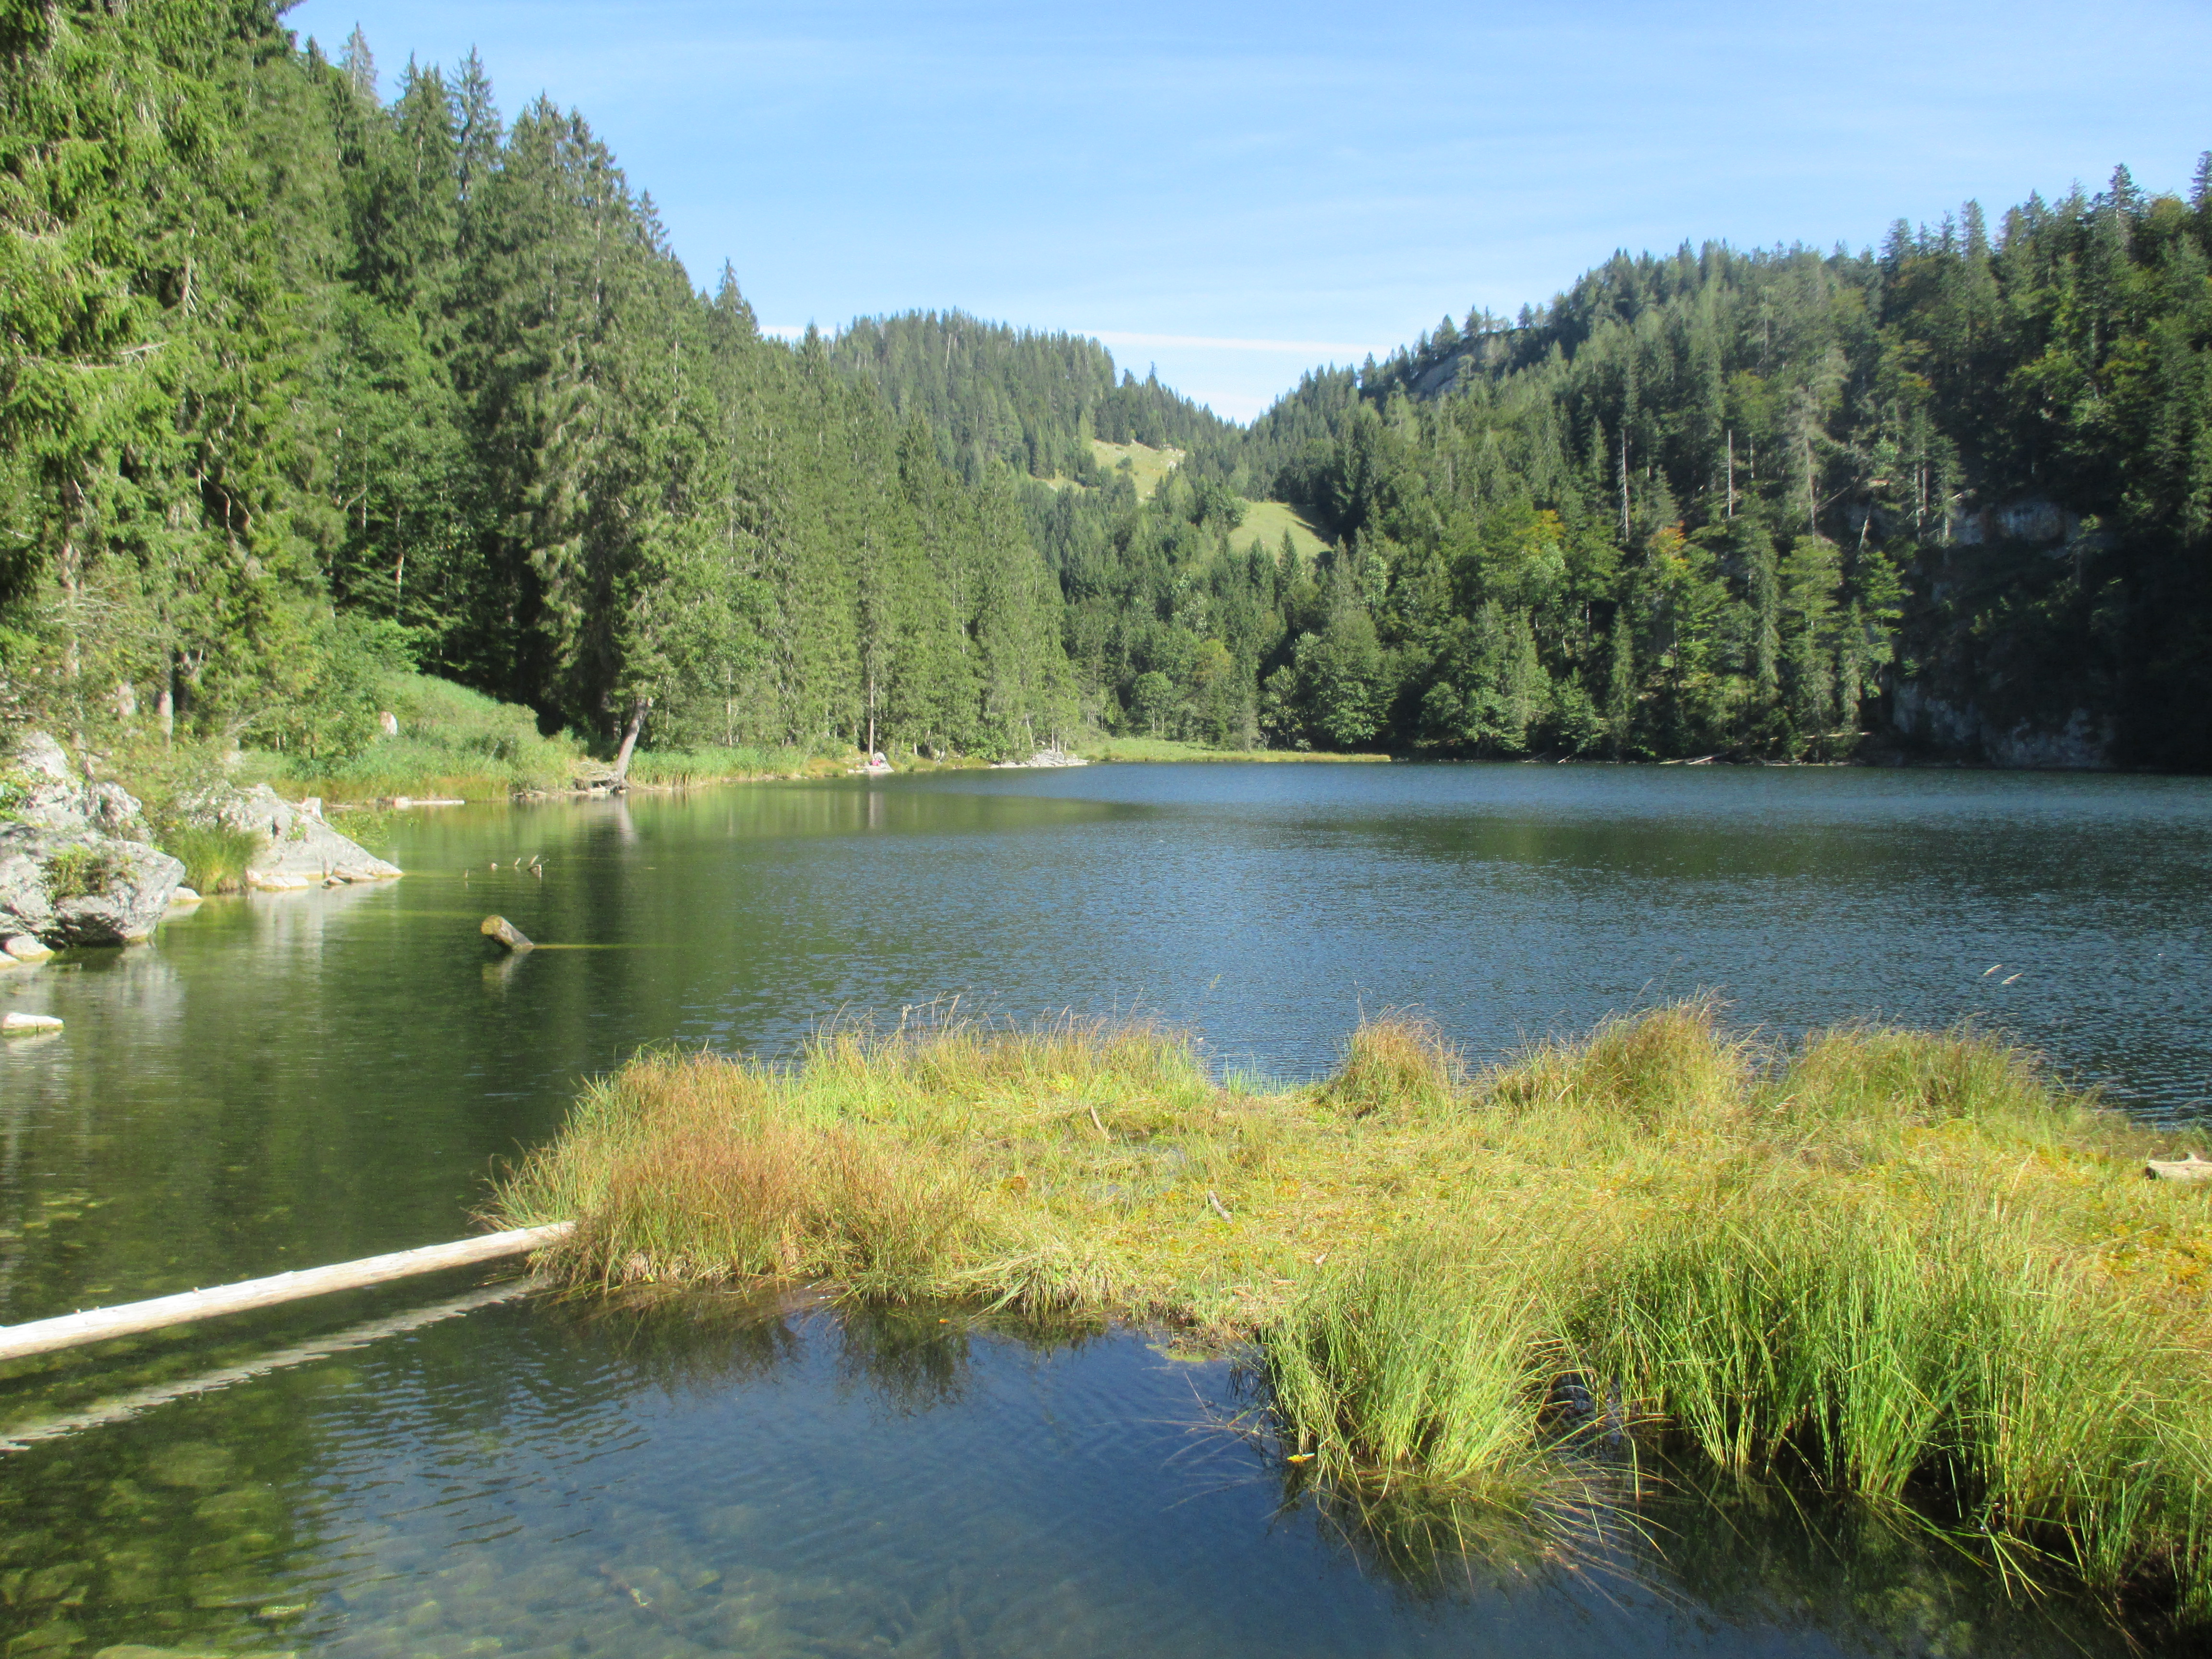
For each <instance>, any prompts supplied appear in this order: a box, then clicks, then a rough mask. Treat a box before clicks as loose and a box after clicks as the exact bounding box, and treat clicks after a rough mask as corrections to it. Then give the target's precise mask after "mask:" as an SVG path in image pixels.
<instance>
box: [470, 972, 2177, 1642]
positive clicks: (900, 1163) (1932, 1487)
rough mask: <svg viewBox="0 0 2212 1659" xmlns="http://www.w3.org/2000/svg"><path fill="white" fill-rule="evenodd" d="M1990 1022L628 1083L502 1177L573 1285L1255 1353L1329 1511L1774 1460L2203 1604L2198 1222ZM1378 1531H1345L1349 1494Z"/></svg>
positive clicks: (1039, 1049)
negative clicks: (1653, 1459) (1280, 1062)
mask: <svg viewBox="0 0 2212 1659" xmlns="http://www.w3.org/2000/svg"><path fill="white" fill-rule="evenodd" d="M2186 1139H2187V1138H2185V1137H2179V1136H2175V1135H2171V1134H2168V1135H2162V1136H2154V1135H2153V1134H2152V1133H2151V1132H2150V1131H2149V1130H2148V1129H2146V1128H2144V1127H2142V1126H2139V1125H2136V1124H2134V1123H2131V1122H2130V1121H2128V1120H2126V1119H2124V1118H2123V1117H2121V1116H2119V1115H2117V1114H2114V1113H2112V1112H2109V1111H2107V1110H2105V1109H2101V1108H2100V1106H2099V1105H2098V1103H2096V1101H2095V1100H2094V1099H2093V1098H2091V1097H2086V1096H2083V1095H2081V1094H2078V1093H2075V1092H2072V1091H2068V1090H2066V1089H2064V1088H2062V1087H2060V1086H2058V1085H2057V1084H2056V1083H2054V1081H2053V1080H2052V1079H2051V1077H2050V1076H2049V1074H2048V1073H2047V1072H2046V1071H2045V1069H2044V1068H2042V1067H2041V1066H2039V1064H2038V1063H2037V1062H2036V1061H2035V1060H2034V1059H2033V1057H2032V1056H2030V1055H2027V1054H2023V1053H2021V1051H2019V1050H2017V1049H2015V1048H2010V1047H2008V1046H2007V1045H2005V1044H2004V1043H2002V1042H1998V1041H1996V1040H1995V1039H1993V1038H1991V1037H1989V1036H1985V1035H1982V1034H1978V1033H1976V1032H1973V1031H1971V1030H1957V1031H1950V1032H1942V1033H1918V1032H1909V1031H1900V1030H1893V1029H1888V1028H1883V1027H1875V1026H1864V1027H1852V1028H1846V1029H1840V1030H1830V1031H1826V1032H1820V1033H1816V1034H1814V1036H1811V1037H1809V1038H1808V1039H1807V1040H1806V1041H1805V1042H1802V1043H1801V1044H1797V1045H1796V1046H1794V1047H1788V1048H1785V1047H1782V1046H1778V1045H1775V1044H1771V1043H1763V1042H1757V1041H1754V1040H1753V1039H1750V1038H1747V1037H1743V1036H1735V1035H1731V1034H1729V1033H1728V1032H1727V1031H1725V1030H1723V1027H1722V1025H1721V1023H1720V1021H1719V1019H1718V1018H1717V1011H1716V1010H1715V1008H1714V1007H1713V1006H1711V1004H1710V1003H1705V1002H1692V1003H1686V1004H1682V1005H1677V1006H1668V1007H1664V1008H1660V1009H1657V1010H1654V1011H1652V1012H1648V1013H1645V1014H1644V1015H1641V1016H1639V1017H1638V1018H1632V1019H1623V1020H1617V1021H1613V1022H1609V1023H1608V1024H1606V1025H1604V1026H1603V1027H1601V1028H1600V1029H1599V1030H1597V1031H1595V1032H1594V1033H1592V1034H1591V1035H1590V1036H1589V1037H1587V1038H1585V1039H1583V1040H1582V1041H1579V1042H1551V1043H1544V1044H1540V1045H1536V1046H1534V1047H1532V1048H1530V1049H1528V1051H1527V1052H1525V1053H1523V1054H1520V1055H1518V1056H1516V1057H1515V1058H1514V1059H1513V1060H1510V1062H1508V1063H1506V1064H1504V1065H1502V1066H1498V1067H1495V1068H1492V1069H1491V1070H1489V1071H1486V1072H1483V1073H1472V1074H1471V1073H1469V1072H1468V1068H1467V1067H1466V1066H1465V1065H1464V1063H1463V1062H1462V1060H1461V1058H1460V1057H1459V1055H1458V1054H1456V1053H1455V1052H1454V1051H1453V1050H1452V1049H1451V1048H1450V1046H1449V1044H1448V1043H1446V1042H1443V1039H1442V1037H1441V1036H1440V1035H1439V1034H1438V1033H1437V1030H1435V1028H1434V1027H1433V1026H1432V1025H1431V1024H1426V1023H1425V1022H1423V1021H1421V1020H1420V1019H1419V1018H1416V1017H1409V1016H1406V1015H1402V1014H1396V1013H1393V1014H1389V1015H1386V1016H1383V1017H1380V1018H1377V1019H1376V1020H1375V1021H1373V1022H1370V1023H1368V1024H1364V1025H1363V1026H1362V1028H1361V1029H1360V1030H1358V1031H1356V1032H1355V1033H1353V1034H1352V1037H1351V1038H1350V1040H1349V1041H1348V1042H1347V1044H1346V1055H1345V1059H1344V1062H1343V1064H1342V1065H1341V1066H1340V1068H1339V1069H1338V1071H1337V1073H1335V1074H1334V1076H1333V1077H1331V1078H1330V1079H1328V1080H1327V1081H1325V1082H1324V1083H1322V1084H1321V1085H1316V1086H1313V1087H1304V1088H1288V1089H1285V1088H1271V1087H1255V1086H1251V1085H1243V1084H1239V1083H1237V1082H1235V1081H1234V1080H1231V1082H1230V1083H1227V1084H1225V1083H1222V1082H1218V1081H1216V1080H1215V1079H1213V1077H1212V1075H1211V1074H1210V1073H1209V1072H1208V1070H1207V1068H1206V1066H1205V1064H1204V1062H1203V1060H1202V1058H1201V1056H1200V1053H1199V1051H1198V1049H1197V1047H1196V1045H1195V1044H1194V1043H1193V1042H1189V1041H1188V1040H1187V1039H1186V1038H1184V1037H1183V1036H1180V1035H1178V1034H1177V1033H1176V1032H1174V1031H1171V1030H1165V1029H1163V1028H1159V1027H1156V1026H1148V1025H1115V1024H1085V1023H1082V1022H1077V1021H1070V1020H1064V1021H1060V1022H1058V1023H1056V1024H1049V1025H1047V1026H1044V1027H1042V1028H1039V1029H1035V1030H1012V1029H999V1028H991V1027H986V1026H982V1025H977V1024H957V1023H941V1024H919V1025H917V1024H904V1025H902V1026H901V1027H899V1028H898V1029H896V1030H891V1031H888V1032H878V1031H872V1030H866V1029H862V1028H854V1027H840V1028H835V1029H830V1030H824V1031H823V1033H822V1034H820V1036H817V1039H816V1040H815V1041H814V1042H811V1044H809V1045H808V1046H807V1047H806V1048H805V1050H804V1051H803V1052H802V1053H801V1054H799V1055H798V1056H797V1057H796V1058H795V1059H794V1060H793V1061H792V1062H791V1063H790V1064H789V1065H787V1066H765V1065H762V1064H758V1063H756V1062H752V1061H747V1060H729V1059H723V1058H720V1057H716V1056H713V1055H708V1054H647V1055H643V1056H641V1057H640V1058H639V1059H637V1060H635V1061H633V1062H632V1063H631V1064H630V1065H629V1066H626V1067H624V1068H623V1070H622V1071H620V1072H618V1073H615V1074H614V1075H613V1076H611V1077H609V1078H606V1079H601V1080H599V1081H598V1082H596V1083H594V1084H592V1085H591V1086H590V1087H589V1088H588V1089H587V1090H586V1093H585V1095H584V1097H583V1098H582V1099H581V1100H580V1103H579V1105H578V1108H577V1110H576V1113H575V1115H574V1117H573V1119H572V1120H571V1121H570V1123H569V1124H568V1127H567V1128H566V1130H565V1131H564V1132H563V1133H562V1136H561V1137H560V1138H559V1139H556V1141H555V1142H554V1143H553V1144H551V1145H550V1146H548V1147H547V1148H545V1149H544V1150H543V1151H542V1152H539V1153H538V1154H536V1155H534V1156H532V1158H529V1159H527V1160H526V1162H525V1163H524V1164H522V1165H521V1166H520V1168H519V1169H518V1170H515V1171H514V1173H513V1176H511V1178H510V1179H508V1180H507V1182H505V1183H504V1184H503V1186H502V1187H501V1190H500V1194H499V1199H498V1212H499V1218H500V1219H501V1222H502V1223H503V1224H505V1225H532V1224H534V1223H537V1222H540V1221H544V1220H548V1219H554V1218H563V1217H568V1216H574V1217H577V1218H580V1220H581V1222H582V1225H581V1226H580V1228H579V1229H578V1230H577V1231H576V1233H575V1235H574V1237H573V1239H572V1240H571V1241H570V1242H569V1243H568V1244H567V1245H565V1246H564V1247H563V1248H562V1253H561V1259H560V1262H559V1265H560V1266H561V1267H562V1268H563V1269H564V1270H565V1271H566V1272H567V1273H568V1274H569V1275H570V1277H571V1278H572V1279H574V1281H575V1282H577V1283H578V1284H591V1285H618V1284H636V1283H642V1282H661V1283H697V1282H702V1281H719V1280H731V1279H739V1280H744V1279H753V1280H765V1281H768V1282H775V1281H779V1280H781V1281H803V1282H806V1283H811V1284H819V1285H827V1286H829V1287H830V1288H831V1289H833V1290H836V1291H842V1292H843V1293H845V1294H848V1295H851V1296H854V1297H866V1298H869V1299H871V1300H873V1301H878V1302H893V1303H896V1302H899V1301H902V1300H909V1299H914V1298H919V1297H947V1296H950V1297H973V1298H976V1299H979V1300H981V1301H983V1302H986V1303H990V1304H997V1305H1000V1306H1009V1307H1017V1308H1021V1309H1024V1310H1031V1311H1039V1312H1047V1311H1049V1312H1056V1313H1059V1314H1063V1315H1067V1314H1072V1315H1074V1316H1078V1317H1083V1318H1091V1319H1103V1318H1109V1317H1124V1318H1135V1319H1139V1320H1148V1321H1155V1322H1163V1323H1166V1324H1170V1325H1172V1326H1175V1327H1176V1328H1179V1329H1181V1330H1182V1331H1183V1332H1184V1333H1185V1334H1186V1337H1187V1339H1188V1340H1200V1341H1210V1342H1221V1343H1231V1342H1243V1341H1250V1342H1253V1343H1255V1345H1256V1349H1255V1351H1256V1353H1257V1355H1258V1361H1257V1363H1258V1364H1259V1367H1260V1370H1261V1374H1262V1375H1263V1376H1264V1377H1265V1379H1266V1382H1267V1390H1268V1400H1269V1402H1270V1407H1271V1410H1272V1412H1273V1421H1274V1423H1275V1425H1276V1428H1277V1431H1278V1432H1279V1435H1280V1437H1281V1439H1282V1442H1283V1443H1284V1446H1285V1451H1286V1455H1290V1456H1292V1457H1295V1458H1297V1460H1299V1466H1300V1467H1302V1468H1306V1469H1308V1471H1309V1472H1310V1473H1311V1474H1317V1475H1319V1476H1320V1477H1322V1479H1323V1480H1325V1481H1327V1482H1328V1483H1330V1484H1331V1486H1332V1487H1333V1488H1334V1489H1335V1490H1338V1491H1340V1492H1353V1493H1359V1494H1365V1495H1367V1497H1368V1498H1373V1497H1376V1496H1377V1495H1380V1496H1383V1497H1389V1495H1391V1494H1401V1495H1402V1494H1405V1493H1408V1492H1417V1491H1419V1490H1423V1489H1428V1488H1435V1489H1440V1490H1441V1489H1447V1488H1449V1489H1452V1490H1457V1491H1462V1492H1480V1493H1482V1494H1485V1495H1486V1496H1487V1497H1489V1498H1493V1499H1495V1500H1497V1501H1499V1502H1503V1503H1505V1504H1509V1505H1515V1504H1517V1505H1520V1506H1522V1507H1523V1508H1528V1507H1530V1506H1536V1507H1541V1505H1542V1504H1544V1503H1546V1502H1547V1501H1550V1500H1549V1499H1548V1498H1547V1496H1546V1494H1547V1492H1551V1491H1553V1487H1554V1486H1555V1485H1556V1483H1557V1482H1558V1481H1559V1480H1576V1479H1579V1478H1580V1477H1579V1476H1577V1474H1575V1473H1574V1470H1575V1468H1576V1464H1575V1460H1576V1458H1577V1455H1579V1454H1578V1453H1577V1446H1578V1445H1579V1444H1580V1443H1582V1442H1583V1440H1584V1439H1586V1438H1587V1437H1589V1436H1592V1435H1595V1434H1601V1433H1611V1432H1615V1431H1627V1432H1628V1433H1629V1434H1630V1436H1631V1437H1632V1442H1633V1441H1635V1440H1639V1439H1640V1440H1646V1441H1663V1442H1671V1443H1679V1444H1680V1445H1682V1446H1684V1447H1686V1448H1689V1449H1693V1450H1694V1451H1695V1452H1697V1453H1699V1454H1701V1455H1703V1456H1705V1457H1706V1458H1709V1459H1711V1461H1712V1462H1715V1463H1717V1464H1718V1465H1721V1466H1723V1467H1753V1466H1757V1467H1767V1466H1778V1467H1783V1468H1790V1469H1794V1470H1797V1471H1801V1472H1803V1473H1805V1474H1809V1475H1811V1476H1813V1477H1815V1478H1817V1479H1819V1480H1821V1481H1823V1482H1825V1483H1826V1484H1828V1485H1830V1486H1832V1487H1834V1488H1837V1489H1838V1490H1843V1491H1848V1492H1856V1493H1858V1494H1860V1495H1862V1496H1863V1497H1864V1498H1867V1499H1869V1501H1871V1502H1874V1503H1876V1504H1892V1505H1911V1506H1915V1507H1917V1508H1918V1509H1919V1510H1923V1511H1925V1512H1928V1513H1930V1514H1933V1515H1936V1516H1939V1517H1941V1518H1942V1520H1943V1522H1945V1523H1946V1524H1956V1525H1960V1526H1964V1527H1966V1528H1972V1529H1974V1530H1975V1531H1976V1533H1977V1535H1978V1536H1981V1537H1984V1538H1987V1539H1990V1540H1995V1541H1998V1543H1999V1545H2000V1546H2001V1547H2002V1549H2003V1550H2006V1551H2008V1552H2011V1554H2010V1555H2009V1556H2008V1559H2011V1560H2013V1561H2014V1562H2015V1565H2019V1564H2023V1563H2026V1564H2033V1563H2042V1564H2044V1565H2051V1564H2054V1563H2056V1564H2063V1566H2064V1567H2065V1568H2066V1569H2067V1570H2069V1571H2072V1572H2074V1573H2076V1574H2078V1575H2079V1576H2080V1577H2081V1578H2082V1579H2083V1580H2084V1581H2086V1582H2087V1583H2090V1584H2092V1585H2093V1586H2096V1587H2098V1588H2100V1589H2104V1590H2106V1591H2108V1592H2117V1591H2118V1590H2119V1589H2121V1588H2122V1587H2124V1586H2136V1585H2143V1584H2163V1585H2165V1586H2166V1594H2167V1595H2169V1596H2170V1598H2171V1599H2172V1601H2173V1602H2174V1603H2175V1604H2176V1605H2178V1606H2179V1607H2182V1608H2183V1609H2184V1610H2185V1612H2187V1613H2189V1614H2190V1615H2191V1617H2203V1616H2204V1615H2206V1614H2207V1613H2212V1571H2208V1566H2207V1559H2206V1550H2207V1536H2208V1534H2207V1522H2206V1517H2205V1515H2204V1513H2203V1510H2204V1494H2205V1493H2206V1492H2208V1491H2212V1486H2209V1485H2208V1476H2212V1364H2208V1349H2207V1344H2206V1336H2207V1328H2206V1324H2205V1315H2206V1312H2207V1309H2208V1306H2212V1303H2208V1296H2207V1292H2208V1288H2212V1279H2208V1273H2207V1270H2208V1267H2212V1223H2208V1218H2207V1216H2206V1213H2205V1209H2204V1205H2205V1200H2206V1194H2203V1193H2200V1192H2196V1191H2193V1190H2191V1189H2188V1188H2180V1187H2176V1186H2172V1185H2169V1184H2167V1183H2164V1182H2145V1181H2144V1180H2143V1179H2142V1157H2143V1156H2144V1154H2145V1152H2148V1151H2150V1150H2154V1149H2163V1150H2165V1151H2166V1152H2168V1153H2174V1152H2178V1151H2179V1148H2180V1146H2182V1145H2184V1144H2186ZM1360 1501H1365V1499H1364V1498H1362V1499H1361V1500H1360Z"/></svg>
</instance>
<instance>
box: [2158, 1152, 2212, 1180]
mask: <svg viewBox="0 0 2212 1659" xmlns="http://www.w3.org/2000/svg"><path fill="white" fill-rule="evenodd" d="M2143 1178H2144V1179H2145V1180H2146V1181H2212V1163H2207V1162H2206V1161H2205V1160H2204V1159H2203V1158H2199V1157H2197V1154H2196V1153H2194V1152H2191V1153H2190V1155H2189V1156H2188V1157H2187V1158H2173V1159H2171V1160H2161V1159H2159V1158H2146V1159H2144V1160H2143Z"/></svg>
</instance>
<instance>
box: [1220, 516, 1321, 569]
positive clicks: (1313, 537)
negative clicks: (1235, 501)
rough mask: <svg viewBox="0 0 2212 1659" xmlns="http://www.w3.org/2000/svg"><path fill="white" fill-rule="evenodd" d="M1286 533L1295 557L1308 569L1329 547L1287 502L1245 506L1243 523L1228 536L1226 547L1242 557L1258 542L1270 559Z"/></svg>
mask: <svg viewBox="0 0 2212 1659" xmlns="http://www.w3.org/2000/svg"><path fill="white" fill-rule="evenodd" d="M1285 531H1287V532H1289V533H1290V538H1291V545H1292V546H1293V547H1295V548H1297V550H1298V557H1299V558H1300V559H1302V560H1304V561H1305V562H1307V563H1308V564H1309V565H1310V564H1311V562H1312V561H1313V560H1314V559H1315V558H1316V556H1318V555H1320V554H1322V553H1324V552H1327V551H1328V543H1327V542H1325V541H1323V540H1322V538H1321V535H1320V532H1317V531H1316V530H1315V529H1314V527H1313V526H1311V525H1310V524H1309V523H1307V522H1306V519H1305V515H1304V513H1300V512H1299V511H1298V510H1297V508H1296V507H1292V506H1291V504H1290V503H1289V502H1288V501H1247V502H1245V503H1244V519H1243V523H1241V524H1239V525H1238V526H1237V528H1236V529H1234V530H1232V531H1231V532H1229V544H1230V545H1231V547H1233V548H1235V549H1236V550H1237V551H1238V552H1240V553H1241V552H1243V551H1244V550H1245V549H1247V548H1249V547H1250V546H1251V545H1252V544H1253V543H1254V542H1257V543H1259V544H1260V547H1261V550H1262V551H1263V552H1265V553H1266V554H1267V556H1269V557H1270V558H1272V557H1273V556H1274V555H1275V554H1276V553H1277V552H1278V551H1279V550H1280V549H1281V547H1282V545H1283V534H1284V532H1285Z"/></svg>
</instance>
